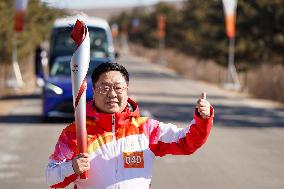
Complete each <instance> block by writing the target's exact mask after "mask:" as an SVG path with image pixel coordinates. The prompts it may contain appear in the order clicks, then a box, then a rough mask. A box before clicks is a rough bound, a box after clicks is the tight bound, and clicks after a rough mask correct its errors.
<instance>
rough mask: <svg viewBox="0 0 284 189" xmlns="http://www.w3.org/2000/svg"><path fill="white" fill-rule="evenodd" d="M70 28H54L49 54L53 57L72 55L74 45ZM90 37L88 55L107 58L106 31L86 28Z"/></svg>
mask: <svg viewBox="0 0 284 189" xmlns="http://www.w3.org/2000/svg"><path fill="white" fill-rule="evenodd" d="M71 29H72V28H71V27H68V28H55V29H53V31H52V37H51V40H52V41H51V52H52V53H53V54H54V56H55V57H56V56H58V55H60V54H61V56H62V55H68V54H72V53H73V52H74V50H75V43H74V41H73V40H72V39H71V37H70V33H71ZM88 30H89V36H90V55H91V56H92V57H97V58H105V57H108V56H109V49H108V46H109V44H108V41H107V36H106V31H105V30H104V29H102V28H97V27H88Z"/></svg>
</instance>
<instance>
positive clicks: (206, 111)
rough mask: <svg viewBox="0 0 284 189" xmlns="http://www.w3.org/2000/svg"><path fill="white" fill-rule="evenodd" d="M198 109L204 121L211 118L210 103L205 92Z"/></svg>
mask: <svg viewBox="0 0 284 189" xmlns="http://www.w3.org/2000/svg"><path fill="white" fill-rule="evenodd" d="M196 109H197V111H198V112H199V114H200V116H201V117H202V118H203V119H207V118H208V117H209V116H210V103H209V102H208V101H207V100H206V93H205V92H203V93H202V94H201V97H200V98H199V99H198V101H197V104H196Z"/></svg>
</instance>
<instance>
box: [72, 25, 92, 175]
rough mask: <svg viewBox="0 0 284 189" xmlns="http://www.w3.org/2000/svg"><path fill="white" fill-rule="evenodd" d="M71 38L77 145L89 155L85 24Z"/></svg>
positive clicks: (87, 33)
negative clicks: (73, 49) (73, 47)
mask: <svg viewBox="0 0 284 189" xmlns="http://www.w3.org/2000/svg"><path fill="white" fill-rule="evenodd" d="M71 38H72V39H73V40H74V41H75V43H76V45H77V47H76V49H75V52H74V53H73V56H72V59H71V63H70V67H71V78H72V94H73V106H74V115H75V123H76V137H77V145H78V149H79V152H80V153H87V131H86V89H87V82H86V75H87V71H88V68H89V62H90V38H89V32H88V28H87V26H86V25H85V24H84V22H82V21H79V20H77V21H76V24H75V26H74V28H73V30H72V32H71ZM80 178H81V179H87V178H88V173H87V172H84V173H82V174H81V175H80Z"/></svg>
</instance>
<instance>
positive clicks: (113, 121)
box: [111, 114, 118, 188]
mask: <svg viewBox="0 0 284 189" xmlns="http://www.w3.org/2000/svg"><path fill="white" fill-rule="evenodd" d="M111 125H112V137H113V155H114V156H115V166H114V169H115V170H114V171H115V172H114V174H115V177H114V179H115V182H116V180H117V171H118V157H117V152H116V136H115V133H116V130H115V114H112V122H111ZM115 188H117V186H116V187H115Z"/></svg>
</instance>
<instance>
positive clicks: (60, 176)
mask: <svg viewBox="0 0 284 189" xmlns="http://www.w3.org/2000/svg"><path fill="white" fill-rule="evenodd" d="M74 173H75V172H74V170H73V167H72V161H71V160H69V161H66V160H65V161H62V162H57V161H55V160H53V159H49V162H48V165H47V166H46V169H45V177H46V182H47V183H48V184H49V186H52V185H55V184H59V183H63V182H64V180H65V178H66V177H69V176H71V175H72V174H74ZM68 184H69V183H68Z"/></svg>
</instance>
